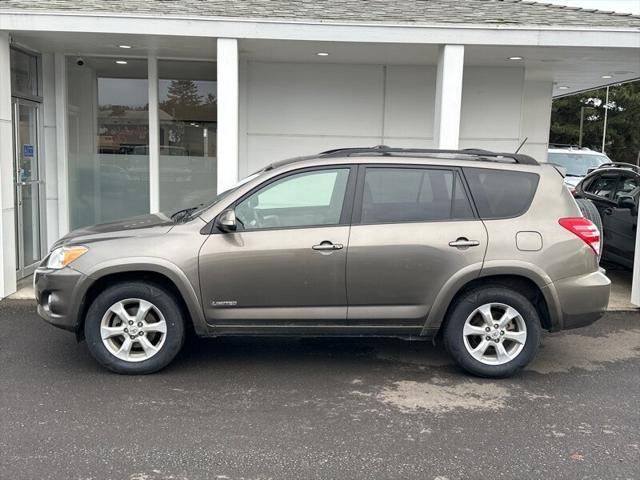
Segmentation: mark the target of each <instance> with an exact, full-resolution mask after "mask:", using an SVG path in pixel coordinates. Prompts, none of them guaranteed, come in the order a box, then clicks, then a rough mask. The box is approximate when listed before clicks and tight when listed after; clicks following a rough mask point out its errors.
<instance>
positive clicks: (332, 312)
mask: <svg viewBox="0 0 640 480" xmlns="http://www.w3.org/2000/svg"><path fill="white" fill-rule="evenodd" d="M352 172H353V173H352ZM350 179H351V181H350ZM354 183H355V168H354V167H350V166H335V167H323V168H315V169H306V170H297V171H293V172H289V173H286V174H283V175H282V176H279V177H275V178H274V179H271V180H269V181H267V182H266V184H263V185H261V186H260V187H257V188H256V189H254V190H253V191H252V192H250V193H249V194H248V195H245V196H244V197H243V198H241V199H239V200H238V201H236V202H235V203H234V204H233V205H232V206H231V208H233V209H234V210H235V215H236V219H237V230H236V231H235V232H227V233H224V232H221V231H217V230H216V229H214V231H213V233H212V234H210V235H209V237H208V238H207V240H206V241H205V243H204V245H203V247H202V249H201V251H200V256H199V269H200V288H201V293H202V300H203V305H204V311H205V315H206V317H207V320H208V322H210V323H211V324H212V325H215V326H218V327H220V328H226V329H232V330H233V329H239V330H242V331H247V329H252V330H255V331H262V332H270V331H273V330H274V329H277V330H278V331H281V330H282V329H283V328H291V329H293V330H295V331H300V329H304V328H311V329H313V328H317V327H318V326H319V325H325V326H327V325H331V324H333V323H335V324H344V322H345V320H346V315H347V299H346V285H345V267H346V255H347V244H348V241H349V228H350V227H349V217H350V214H351V207H352V197H353V190H354V188H353V184H354Z"/></svg>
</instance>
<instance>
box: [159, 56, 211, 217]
mask: <svg viewBox="0 0 640 480" xmlns="http://www.w3.org/2000/svg"><path fill="white" fill-rule="evenodd" d="M158 73H159V77H160V80H159V85H158V87H159V92H158V93H159V99H158V101H159V105H158V107H159V113H158V115H159V117H160V118H159V119H160V210H162V211H166V212H174V211H176V210H179V209H181V208H186V207H191V206H195V205H198V204H199V203H203V202H205V203H208V202H211V200H212V199H213V198H214V197H215V195H216V130H217V108H216V106H217V99H216V94H217V91H216V65H215V63H211V62H190V61H168V60H166V61H165V60H160V61H159V62H158Z"/></svg>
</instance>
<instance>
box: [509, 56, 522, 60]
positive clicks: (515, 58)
mask: <svg viewBox="0 0 640 480" xmlns="http://www.w3.org/2000/svg"><path fill="white" fill-rule="evenodd" d="M509 60H524V58H522V57H517V56H516V57H509Z"/></svg>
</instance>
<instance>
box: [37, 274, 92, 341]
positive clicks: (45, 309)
mask: <svg viewBox="0 0 640 480" xmlns="http://www.w3.org/2000/svg"><path fill="white" fill-rule="evenodd" d="M86 278H87V277H86V275H84V274H82V273H80V272H78V271H76V270H73V269H72V268H69V267H66V268H62V269H60V270H51V269H44V268H38V269H36V271H35V273H34V274H33V286H34V290H35V294H36V301H37V302H38V315H40V316H41V317H42V318H43V319H44V320H46V321H47V322H49V323H50V324H52V325H54V326H56V327H59V328H62V329H64V330H69V331H72V332H75V331H77V330H78V327H79V325H80V322H79V318H78V313H79V308H80V302H81V299H82V297H83V296H82V292H81V291H80V290H81V286H82V284H83V282H84V280H85V279H86Z"/></svg>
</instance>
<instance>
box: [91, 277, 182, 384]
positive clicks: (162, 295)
mask: <svg viewBox="0 0 640 480" xmlns="http://www.w3.org/2000/svg"><path fill="white" fill-rule="evenodd" d="M121 307H122V308H121ZM138 314H139V315H138ZM184 324H185V322H184V317H183V314H182V312H181V309H180V307H179V306H178V303H177V301H176V299H175V298H174V296H173V295H172V294H171V293H170V292H168V291H167V290H165V289H164V288H162V287H160V286H159V285H155V284H150V283H145V282H124V283H119V284H116V285H113V286H111V287H109V288H107V289H105V290H104V291H103V292H101V293H100V294H99V295H98V296H97V297H96V299H95V300H94V301H93V303H92V304H91V306H90V307H89V310H88V311H87V315H86V317H85V324H84V331H85V338H86V341H87V346H88V348H89V352H90V353H91V355H92V356H93V358H95V359H96V360H97V361H98V363H100V364H101V365H102V366H103V367H105V368H107V369H109V370H111V371H112V372H115V373H120V374H128V375H143V374H148V373H153V372H157V371H158V370H160V369H162V368H164V367H166V366H167V365H168V364H169V363H170V362H171V361H172V360H173V359H174V358H175V356H176V355H177V354H178V352H179V351H180V349H181V348H182V345H183V343H184V338H185V328H184ZM103 337H105V338H104V339H103ZM127 347H128V348H127ZM127 350H128V351H127Z"/></svg>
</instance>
